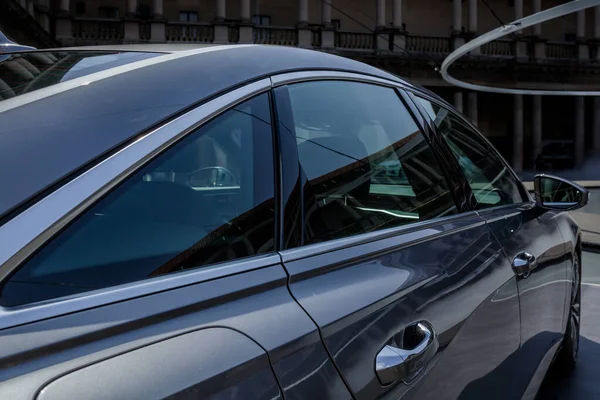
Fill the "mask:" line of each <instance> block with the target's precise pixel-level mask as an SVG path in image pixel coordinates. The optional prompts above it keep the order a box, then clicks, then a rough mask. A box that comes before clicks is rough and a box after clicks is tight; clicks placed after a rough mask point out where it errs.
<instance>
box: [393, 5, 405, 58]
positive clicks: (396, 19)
mask: <svg viewBox="0 0 600 400" xmlns="http://www.w3.org/2000/svg"><path fill="white" fill-rule="evenodd" d="M392 26H393V28H394V46H393V47H392V51H394V52H401V53H402V52H404V51H405V50H402V49H405V48H406V32H405V31H404V25H403V23H402V0H394V3H393V7H392Z"/></svg>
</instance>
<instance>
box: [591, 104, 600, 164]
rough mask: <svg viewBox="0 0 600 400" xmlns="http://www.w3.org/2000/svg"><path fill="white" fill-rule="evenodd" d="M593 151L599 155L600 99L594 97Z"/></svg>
mask: <svg viewBox="0 0 600 400" xmlns="http://www.w3.org/2000/svg"><path fill="white" fill-rule="evenodd" d="M593 134H594V136H593V139H594V140H593V145H592V146H593V147H592V148H593V150H594V153H596V154H600V97H594V131H593Z"/></svg>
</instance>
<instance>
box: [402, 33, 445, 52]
mask: <svg viewBox="0 0 600 400" xmlns="http://www.w3.org/2000/svg"><path fill="white" fill-rule="evenodd" d="M406 49H407V50H408V51H409V52H411V53H442V54H446V53H450V51H451V50H452V39H451V38H450V37H439V36H415V35H409V36H408V37H407V38H406Z"/></svg>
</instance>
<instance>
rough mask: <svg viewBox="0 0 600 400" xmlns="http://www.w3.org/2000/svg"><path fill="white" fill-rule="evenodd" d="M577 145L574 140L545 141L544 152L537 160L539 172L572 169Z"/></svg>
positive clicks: (543, 144)
mask: <svg viewBox="0 0 600 400" xmlns="http://www.w3.org/2000/svg"><path fill="white" fill-rule="evenodd" d="M574 152H575V145H574V142H573V140H545V141H544V142H543V143H542V151H541V153H540V154H539V155H538V157H537V159H536V169H537V170H538V171H548V170H552V169H567V168H572V167H573V165H574V164H575V162H574V160H575V159H574Z"/></svg>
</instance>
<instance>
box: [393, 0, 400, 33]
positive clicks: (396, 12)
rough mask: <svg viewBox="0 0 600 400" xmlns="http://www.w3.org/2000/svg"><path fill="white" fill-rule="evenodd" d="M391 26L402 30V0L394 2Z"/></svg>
mask: <svg viewBox="0 0 600 400" xmlns="http://www.w3.org/2000/svg"><path fill="white" fill-rule="evenodd" d="M392 8H393V10H392V12H393V15H392V24H393V26H394V28H396V29H402V0H394V3H393V7H392Z"/></svg>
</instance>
